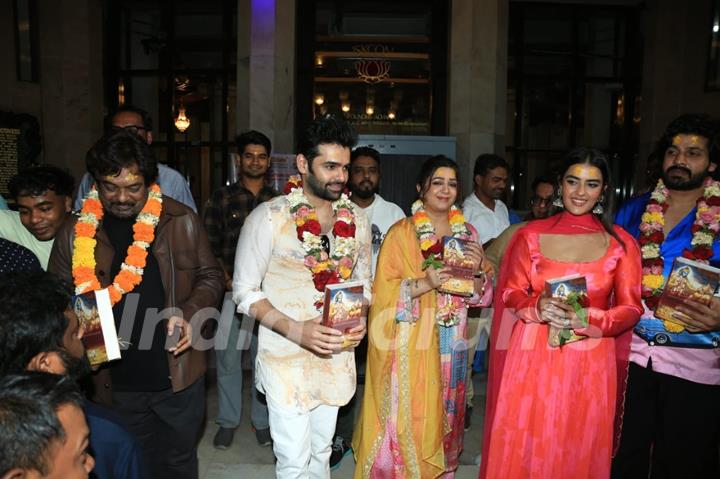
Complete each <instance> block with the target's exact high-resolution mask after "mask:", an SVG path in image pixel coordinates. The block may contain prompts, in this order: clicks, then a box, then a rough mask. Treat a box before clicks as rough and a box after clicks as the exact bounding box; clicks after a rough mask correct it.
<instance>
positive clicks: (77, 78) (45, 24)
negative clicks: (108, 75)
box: [36, 0, 103, 178]
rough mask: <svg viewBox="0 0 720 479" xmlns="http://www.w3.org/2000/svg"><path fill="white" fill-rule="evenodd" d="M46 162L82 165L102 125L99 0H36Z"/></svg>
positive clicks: (78, 169)
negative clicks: (39, 0) (54, 0)
mask: <svg viewBox="0 0 720 479" xmlns="http://www.w3.org/2000/svg"><path fill="white" fill-rule="evenodd" d="M36 5H37V7H38V24H39V50H40V58H39V61H40V83H41V96H42V119H41V125H42V132H43V133H42V134H43V137H44V138H43V156H44V161H45V162H46V163H52V164H55V165H58V166H62V167H66V168H69V169H70V170H71V171H72V172H73V173H74V174H75V176H76V177H77V178H79V177H80V175H81V174H82V172H84V171H85V153H87V150H88V149H89V148H90V146H92V144H93V143H94V142H95V141H96V140H97V139H98V138H100V136H101V135H102V131H103V125H102V118H103V94H102V90H103V81H102V78H103V77H102V75H103V69H102V43H103V41H102V3H101V2H97V1H94V0H66V1H64V2H37V3H36Z"/></svg>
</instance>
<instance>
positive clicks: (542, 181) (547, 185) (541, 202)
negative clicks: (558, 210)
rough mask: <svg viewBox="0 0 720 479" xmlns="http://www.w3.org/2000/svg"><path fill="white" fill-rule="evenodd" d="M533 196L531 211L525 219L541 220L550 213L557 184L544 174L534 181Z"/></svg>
mask: <svg viewBox="0 0 720 479" xmlns="http://www.w3.org/2000/svg"><path fill="white" fill-rule="evenodd" d="M532 191H533V196H532V198H530V212H529V213H528V214H527V216H525V220H524V221H532V220H539V219H541V218H547V217H548V216H549V215H550V209H551V207H552V202H553V197H554V196H555V185H554V184H553V182H552V180H551V179H550V178H546V177H543V176H540V177H537V178H535V181H533V182H532Z"/></svg>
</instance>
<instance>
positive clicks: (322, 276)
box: [313, 269, 337, 291]
mask: <svg viewBox="0 0 720 479" xmlns="http://www.w3.org/2000/svg"><path fill="white" fill-rule="evenodd" d="M334 274H335V272H334V271H330V270H327V269H326V270H325V271H320V272H319V273H316V274H314V275H313V283H315V289H317V290H318V291H325V285H326V284H332V283H329V281H330V278H331V277H332V276H333V275H334ZM335 282H336V283H337V281H335Z"/></svg>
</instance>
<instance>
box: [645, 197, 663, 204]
mask: <svg viewBox="0 0 720 479" xmlns="http://www.w3.org/2000/svg"><path fill="white" fill-rule="evenodd" d="M647 204H649V205H659V204H660V203H658V202H657V200H656V199H654V198H650V201H648V202H647Z"/></svg>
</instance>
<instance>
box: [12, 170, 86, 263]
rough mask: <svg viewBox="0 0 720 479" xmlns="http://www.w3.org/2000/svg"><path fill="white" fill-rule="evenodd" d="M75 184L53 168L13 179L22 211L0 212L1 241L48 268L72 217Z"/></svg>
mask: <svg viewBox="0 0 720 479" xmlns="http://www.w3.org/2000/svg"><path fill="white" fill-rule="evenodd" d="M74 189H75V180H74V179H73V177H72V176H71V175H70V174H69V173H68V172H67V171H65V170H63V169H61V168H58V167H56V166H52V165H42V166H32V167H30V168H25V169H24V170H22V171H20V172H19V173H18V174H17V175H15V176H13V177H12V178H10V181H9V182H8V190H9V191H10V194H11V195H12V197H13V199H14V200H15V203H16V204H17V208H18V211H17V212H15V211H11V210H0V237H1V238H5V239H7V240H9V241H12V242H14V243H17V244H19V245H22V246H24V247H26V248H27V249H29V250H30V251H32V252H33V253H34V254H35V256H37V258H38V260H39V261H40V265H41V266H42V267H43V268H46V267H47V263H48V258H49V257H50V250H51V249H52V245H53V240H54V239H55V235H56V234H57V232H58V231H59V230H60V228H61V227H62V226H63V224H65V222H66V221H67V219H68V218H69V217H70V212H71V205H72V194H73V191H74Z"/></svg>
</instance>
